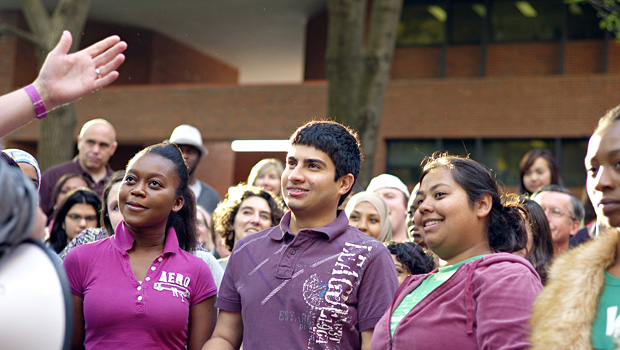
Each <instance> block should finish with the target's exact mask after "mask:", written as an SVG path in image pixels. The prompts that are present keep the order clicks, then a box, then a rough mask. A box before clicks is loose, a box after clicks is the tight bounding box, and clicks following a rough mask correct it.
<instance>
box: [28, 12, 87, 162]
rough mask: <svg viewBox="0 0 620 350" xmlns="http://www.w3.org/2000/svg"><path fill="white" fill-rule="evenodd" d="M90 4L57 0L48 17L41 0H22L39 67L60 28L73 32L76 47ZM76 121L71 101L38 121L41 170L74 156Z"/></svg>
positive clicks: (73, 48) (38, 153)
mask: <svg viewBox="0 0 620 350" xmlns="http://www.w3.org/2000/svg"><path fill="white" fill-rule="evenodd" d="M89 7H90V0H60V2H59V3H58V5H57V6H56V10H55V11H54V14H53V15H52V16H51V17H50V15H49V14H48V12H47V10H46V9H45V6H44V5H43V3H42V2H41V0H22V10H23V12H24V17H25V18H26V22H27V23H28V27H29V28H30V30H31V31H32V32H33V34H34V36H35V37H36V38H37V42H38V43H39V47H37V50H36V54H37V61H38V67H39V68H40V67H41V65H42V64H43V61H44V60H45V57H46V56H47V54H48V53H49V52H50V51H51V50H52V49H53V48H54V46H55V45H56V43H58V40H59V39H60V35H61V34H62V31H63V30H65V29H66V30H69V31H70V32H71V35H72V36H73V45H72V47H71V49H72V51H75V50H76V49H77V48H78V47H79V44H80V38H81V36H82V30H83V29H84V25H85V24H86V19H87V17H88V9H89ZM75 123H76V119H75V112H74V110H73V105H67V106H63V107H61V108H58V109H56V110H54V111H52V112H51V113H49V115H48V117H47V118H46V119H44V120H42V121H41V123H40V124H39V142H38V145H37V160H38V162H39V166H40V167H41V170H45V169H47V168H48V167H50V166H52V165H54V164H58V163H61V162H64V161H67V160H69V159H71V158H72V157H73V153H74V148H73V145H74V139H73V130H74V129H75Z"/></svg>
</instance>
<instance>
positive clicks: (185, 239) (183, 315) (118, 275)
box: [64, 144, 217, 350]
mask: <svg viewBox="0 0 620 350" xmlns="http://www.w3.org/2000/svg"><path fill="white" fill-rule="evenodd" d="M188 179H189V175H188V171H187V167H186V166H185V162H184V161H183V155H182V154H181V152H180V151H179V149H178V148H177V146H176V145H174V144H159V145H154V146H150V147H148V148H146V149H144V150H142V151H141V152H140V153H138V154H137V155H136V156H135V157H134V158H133V159H132V160H131V161H129V163H128V165H127V169H126V174H125V178H124V179H123V182H122V183H121V186H120V189H119V201H118V203H119V209H120V211H121V214H122V216H123V219H124V221H122V222H121V223H120V224H119V225H118V227H117V228H116V230H115V231H116V234H115V235H113V236H111V237H109V238H106V239H104V240H101V241H98V242H95V243H92V244H86V245H81V246H79V247H76V248H75V249H73V250H72V251H71V252H69V254H68V255H67V257H66V258H65V261H64V265H65V268H66V270H67V275H68V279H69V284H70V286H71V291H72V293H73V301H74V302H73V304H74V338H73V348H74V349H82V348H85V349H120V348H122V349H141V350H144V349H179V350H182V349H186V348H187V349H190V350H194V349H200V348H201V347H202V345H203V344H204V343H205V342H206V341H207V340H208V339H209V337H210V336H211V333H212V332H213V328H214V326H215V319H216V310H215V307H214V303H215V298H216V297H215V294H216V293H217V290H216V286H215V283H214V282H213V277H212V275H211V272H210V270H209V268H208V266H207V264H205V263H204V262H203V261H202V260H201V259H199V258H197V257H195V256H193V255H191V254H190V253H189V252H188V251H189V250H192V249H194V248H195V247H196V245H197V241H196V235H195V229H196V224H195V220H196V212H195V205H196V204H195V199H194V196H193V194H192V192H191V189H190V188H189V187H188Z"/></svg>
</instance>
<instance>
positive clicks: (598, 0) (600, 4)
mask: <svg viewBox="0 0 620 350" xmlns="http://www.w3.org/2000/svg"><path fill="white" fill-rule="evenodd" d="M588 2H589V3H590V4H592V5H594V6H595V7H596V9H597V11H599V12H600V11H601V9H603V10H605V11H607V12H610V13H613V14H615V15H616V16H618V17H620V5H618V4H617V3H611V2H609V1H603V0H588Z"/></svg>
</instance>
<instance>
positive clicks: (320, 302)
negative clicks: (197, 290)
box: [203, 121, 398, 350]
mask: <svg viewBox="0 0 620 350" xmlns="http://www.w3.org/2000/svg"><path fill="white" fill-rule="evenodd" d="M360 163H361V152H360V147H359V140H358V139H357V135H356V134H355V133H354V132H352V131H351V130H349V129H347V128H346V127H344V126H342V125H340V124H338V123H335V122H330V121H314V122H310V123H308V124H306V125H304V126H302V127H300V128H299V129H297V131H295V133H294V134H293V135H292V136H291V148H290V150H289V152H288V154H287V166H286V168H285V170H284V173H283V174H282V195H283V197H284V200H285V202H286V204H287V205H288V207H289V208H290V212H288V213H286V214H285V216H284V217H283V218H282V220H281V221H280V225H278V226H276V227H272V228H270V229H267V230H264V231H261V232H258V233H255V234H252V235H249V236H246V237H244V238H243V239H241V240H239V242H237V243H236V244H235V249H234V250H233V252H232V254H231V256H230V259H229V262H228V266H227V268H226V273H225V275H224V279H223V280H222V285H221V289H220V292H219V295H218V300H217V304H216V306H217V307H218V308H219V309H220V315H219V318H218V321H217V325H216V328H215V331H214V333H213V336H212V338H211V340H209V341H208V342H207V343H206V344H205V346H204V347H203V350H211V349H239V347H240V346H241V343H243V349H244V350H253V349H370V338H371V336H372V332H373V329H374V326H375V324H376V322H377V321H378V320H379V319H380V318H381V316H382V314H383V313H384V312H385V310H386V308H387V307H388V305H389V303H390V301H391V300H392V297H393V295H394V292H395V291H396V288H397V287H398V280H397V278H396V271H395V269H394V264H393V262H392V258H391V256H390V253H389V251H388V250H387V249H386V248H385V247H384V246H383V245H382V244H381V242H379V241H377V240H375V239H373V238H371V237H370V236H368V235H365V234H363V233H361V232H360V231H358V230H357V229H355V228H353V227H350V226H348V223H349V221H348V219H347V217H346V214H345V213H344V212H342V211H338V210H337V208H338V206H339V204H340V203H342V201H343V200H344V199H345V198H346V196H347V195H348V194H349V192H350V191H351V188H352V187H353V184H354V183H355V180H356V178H357V175H358V173H359V168H360Z"/></svg>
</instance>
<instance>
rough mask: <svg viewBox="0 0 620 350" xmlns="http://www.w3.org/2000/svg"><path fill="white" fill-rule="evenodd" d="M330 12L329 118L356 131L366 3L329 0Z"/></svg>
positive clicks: (328, 38) (327, 59) (326, 56)
mask: <svg viewBox="0 0 620 350" xmlns="http://www.w3.org/2000/svg"><path fill="white" fill-rule="evenodd" d="M327 10H328V16H329V23H328V28H327V50H326V52H325V63H326V66H327V81H328V87H327V96H328V98H327V99H328V101H327V115H328V117H330V118H333V119H335V120H337V121H339V122H341V123H343V124H345V125H348V126H350V127H352V128H353V129H356V128H355V126H356V124H357V123H356V120H355V106H356V103H357V98H358V89H359V81H360V78H361V75H360V71H361V70H362V60H363V53H364V38H363V36H364V18H365V14H366V0H328V1H327ZM356 130H357V129H356Z"/></svg>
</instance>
